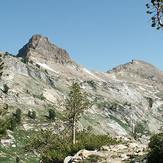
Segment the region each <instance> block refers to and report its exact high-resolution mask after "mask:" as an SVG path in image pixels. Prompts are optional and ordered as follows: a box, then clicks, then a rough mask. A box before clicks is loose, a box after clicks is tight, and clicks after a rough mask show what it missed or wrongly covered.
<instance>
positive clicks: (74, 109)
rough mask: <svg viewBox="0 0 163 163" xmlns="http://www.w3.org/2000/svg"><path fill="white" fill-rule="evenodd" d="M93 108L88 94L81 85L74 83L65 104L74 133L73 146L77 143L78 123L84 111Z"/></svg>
mask: <svg viewBox="0 0 163 163" xmlns="http://www.w3.org/2000/svg"><path fill="white" fill-rule="evenodd" d="M91 106H92V103H91V102H90V101H89V100H88V96H87V94H86V93H85V92H82V91H81V88H80V85H79V84H78V83H76V82H75V83H73V84H72V86H71V87H70V93H69V95H68V97H67V99H66V102H65V107H66V113H67V114H66V115H67V119H68V123H69V125H70V127H71V132H72V144H75V142H76V122H77V121H78V120H79V118H80V116H81V114H82V113H83V112H84V110H86V109H88V108H90V107H91Z"/></svg>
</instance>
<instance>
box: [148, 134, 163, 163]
mask: <svg viewBox="0 0 163 163" xmlns="http://www.w3.org/2000/svg"><path fill="white" fill-rule="evenodd" d="M149 148H150V152H149V153H148V163H162V162H163V133H159V134H156V135H153V136H152V137H151V139H150V143H149Z"/></svg>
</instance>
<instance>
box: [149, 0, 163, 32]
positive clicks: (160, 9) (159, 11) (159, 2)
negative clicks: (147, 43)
mask: <svg viewBox="0 0 163 163" xmlns="http://www.w3.org/2000/svg"><path fill="white" fill-rule="evenodd" d="M146 8H147V14H149V15H151V22H152V24H151V26H152V27H156V29H160V28H162V27H163V0H151V2H150V3H147V4H146Z"/></svg>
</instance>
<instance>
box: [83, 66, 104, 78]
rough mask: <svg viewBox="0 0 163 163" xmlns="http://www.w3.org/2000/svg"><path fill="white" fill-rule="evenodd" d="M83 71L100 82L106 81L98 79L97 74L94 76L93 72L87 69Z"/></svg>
mask: <svg viewBox="0 0 163 163" xmlns="http://www.w3.org/2000/svg"><path fill="white" fill-rule="evenodd" d="M83 71H84V72H86V73H87V74H89V75H91V76H92V77H94V78H95V79H97V80H100V81H104V80H103V79H101V78H99V77H97V76H96V75H95V74H93V73H92V72H90V71H89V70H88V69H86V68H83Z"/></svg>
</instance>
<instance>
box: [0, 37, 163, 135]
mask: <svg viewBox="0 0 163 163" xmlns="http://www.w3.org/2000/svg"><path fill="white" fill-rule="evenodd" d="M74 81H77V82H79V83H80V85H81V87H82V88H83V89H84V91H86V92H87V93H88V95H89V98H90V100H92V101H95V104H94V105H93V107H92V108H91V109H88V110H86V111H85V112H84V113H83V115H82V116H81V118H80V122H79V123H78V127H79V128H80V129H83V128H87V127H88V126H92V127H93V131H94V132H95V133H97V134H99V133H100V134H106V133H110V134H112V135H121V136H129V135H132V136H137V134H138V135H139V136H140V137H141V136H142V135H148V134H149V133H153V132H159V131H160V130H162V126H163V121H162V116H163V73H162V72H161V71H160V70H158V69H157V68H155V67H154V66H153V65H151V64H149V63H146V62H144V61H138V60H133V61H131V62H129V63H127V64H124V65H121V66H118V67H116V68H114V69H113V70H110V71H108V72H95V71H90V70H88V69H86V68H85V67H83V66H81V65H78V64H76V63H75V62H73V61H72V59H71V58H70V57H69V55H68V53H67V52H66V51H65V50H63V49H61V48H58V47H57V46H56V45H54V44H52V43H50V41H49V40H48V38H46V37H43V36H41V35H34V36H33V37H32V38H31V39H30V41H29V42H28V43H27V44H26V45H25V46H24V47H23V48H22V49H20V50H19V53H18V55H17V56H12V55H9V54H8V53H0V104H8V106H9V110H10V111H11V112H13V110H14V109H16V108H20V109H22V111H23V112H24V113H27V112H28V110H29V109H31V108H32V109H33V110H35V111H36V113H38V114H39V115H45V113H46V112H47V110H48V109H49V106H50V107H54V108H55V109H56V111H57V112H59V114H60V115H61V114H62V113H63V112H64V109H65V108H64V99H65V97H66V96H67V94H68V93H69V86H71V84H72V82H74ZM25 125H28V124H25Z"/></svg>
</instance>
